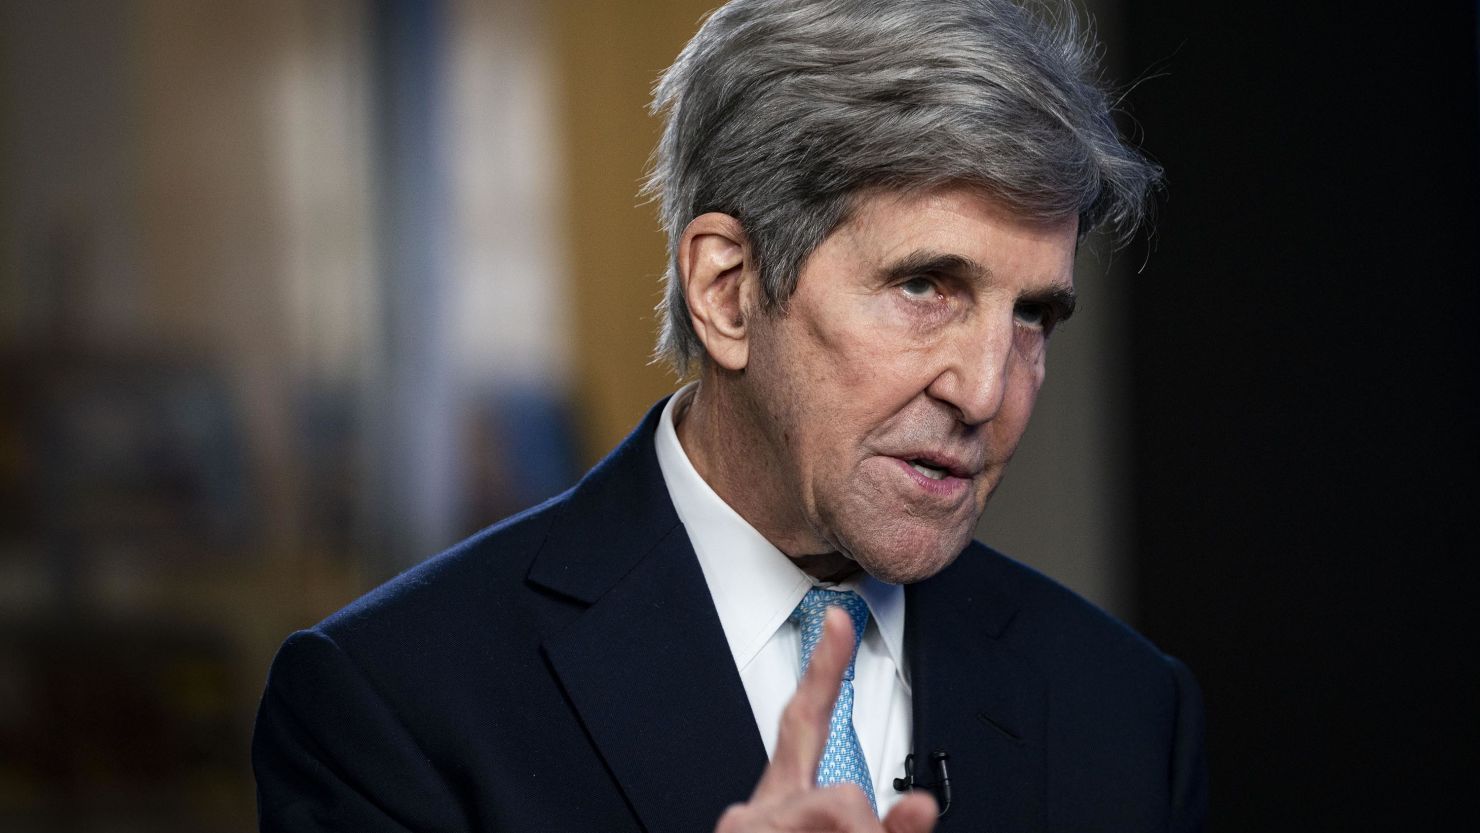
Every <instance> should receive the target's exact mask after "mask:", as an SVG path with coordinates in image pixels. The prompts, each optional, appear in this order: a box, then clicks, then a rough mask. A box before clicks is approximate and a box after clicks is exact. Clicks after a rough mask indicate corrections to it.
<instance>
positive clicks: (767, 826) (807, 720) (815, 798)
mask: <svg viewBox="0 0 1480 833" xmlns="http://www.w3.org/2000/svg"><path fill="white" fill-rule="evenodd" d="M852 653H853V626H852V623H851V622H849V620H848V614H846V613H844V612H842V610H841V609H839V610H829V611H828V612H827V618H826V619H825V620H824V621H823V625H822V639H821V641H820V642H819V643H818V645H817V650H816V651H815V652H813V654H812V663H811V665H809V666H808V667H807V673H806V674H805V675H803V676H802V681H801V683H800V684H799V685H798V686H797V691H796V694H794V695H792V698H791V702H789V703H787V704H786V711H784V712H782V714H781V733H780V735H779V736H778V737H777V739H776V754H775V755H773V756H772V757H771V765H770V766H768V767H766V771H765V773H764V774H763V775H761V780H760V783H759V784H757V785H756V787H755V792H754V793H753V794H751V796H750V801H749V802H748V803H746V804H736V805H734V806H733V807H731V808H730V809H729V810H727V811H726V812H725V814H724V816H722V817H721V818H720V820H719V826H718V827H716V828H715V833H765V831H776V830H784V831H814V832H815V833H824V832H825V831H832V833H880V831H884V833H930V831H931V830H933V829H934V828H935V817H936V806H935V799H934V798H932V797H930V796H929V795H926V794H923V793H913V794H911V795H907V796H905V797H904V798H903V799H901V800H900V801H899V803H898V804H896V805H894V808H893V809H892V810H890V811H889V815H888V816H886V817H885V818H884V821H883V823H882V824H881V823H880V822H879V819H877V818H876V817H875V816H874V811H873V809H872V808H871V807H869V804H868V798H867V797H866V796H864V794H863V790H861V789H859V788H858V787H856V786H854V785H852V784H840V785H838V786H833V787H826V788H818V786H817V763H818V761H820V760H821V759H822V750H823V747H824V746H826V745H827V730H828V724H829V722H830V721H831V720H832V711H833V704H834V703H836V702H837V699H838V688H839V686H841V685H842V683H843V672H844V671H846V670H847V668H848V660H849V658H850V657H851V655H852Z"/></svg>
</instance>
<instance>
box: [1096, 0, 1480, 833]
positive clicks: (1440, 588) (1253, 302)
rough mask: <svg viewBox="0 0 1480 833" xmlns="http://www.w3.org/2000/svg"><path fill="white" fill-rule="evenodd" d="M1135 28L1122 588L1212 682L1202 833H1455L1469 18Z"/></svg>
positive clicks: (1434, 8)
mask: <svg viewBox="0 0 1480 833" xmlns="http://www.w3.org/2000/svg"><path fill="white" fill-rule="evenodd" d="M1127 12H1128V16H1127V18H1126V20H1125V32H1126V33H1127V36H1128V39H1127V48H1128V50H1129V57H1128V62H1129V65H1131V66H1135V67H1148V68H1151V69H1150V70H1148V71H1147V72H1148V75H1150V77H1149V78H1147V79H1146V80H1145V81H1144V83H1142V84H1140V85H1139V86H1138V87H1137V88H1136V89H1135V90H1134V93H1133V94H1132V95H1131V96H1130V106H1131V111H1132V112H1133V114H1134V116H1135V118H1136V120H1137V121H1138V122H1139V123H1140V125H1141V126H1143V127H1144V131H1145V136H1146V147H1147V149H1148V150H1149V151H1150V152H1151V154H1152V155H1153V156H1155V157H1156V158H1157V159H1158V160H1159V161H1160V162H1161V163H1162V164H1163V165H1164V166H1165V167H1166V170H1167V180H1168V192H1167V198H1166V200H1165V202H1164V204H1163V206H1162V208H1163V210H1162V212H1161V215H1162V216H1161V218H1160V220H1159V222H1158V223H1157V234H1156V237H1155V239H1154V241H1152V242H1151V244H1150V245H1151V248H1152V253H1151V256H1150V258H1149V260H1148V261H1147V264H1146V267H1145V271H1144V273H1143V274H1141V275H1139V276H1137V277H1136V278H1135V279H1134V281H1133V287H1134V288H1133V300H1132V302H1131V308H1132V316H1133V325H1132V327H1131V328H1130V330H1131V332H1132V334H1133V344H1132V349H1131V354H1132V357H1133V360H1132V367H1133V371H1134V374H1133V375H1134V396H1133V398H1132V401H1133V402H1134V409H1135V413H1134V420H1133V422H1134V425H1135V434H1134V437H1135V440H1134V442H1135V452H1134V459H1135V482H1136V500H1137V510H1136V515H1135V517H1136V534H1135V538H1136V550H1135V551H1136V553H1137V564H1136V575H1137V578H1136V588H1137V592H1136V596H1137V598H1138V600H1139V623H1140V625H1141V626H1142V628H1143V629H1144V630H1145V632H1146V633H1147V634H1148V635H1149V636H1151V638H1152V639H1154V640H1155V641H1156V642H1157V643H1158V644H1159V645H1161V646H1162V647H1163V648H1164V649H1165V650H1167V651H1169V652H1171V653H1173V654H1176V655H1178V656H1180V657H1181V658H1183V659H1185V660H1186V661H1187V662H1188V663H1189V664H1190V665H1191V666H1192V667H1193V669H1194V670H1195V671H1196V672H1197V674H1198V676H1199V677H1200V679H1201V682H1202V684H1203V687H1204V689H1205V695H1206V699H1207V705H1208V709H1209V715H1210V725H1209V736H1208V744H1209V747H1208V748H1209V754H1210V759H1211V764H1212V777H1213V782H1212V784H1213V808H1214V810H1213V816H1214V825H1213V829H1214V830H1220V831H1234V830H1270V829H1275V830H1434V829H1444V828H1447V827H1449V826H1451V825H1458V826H1462V827H1463V826H1468V825H1470V824H1473V820H1468V821H1465V820H1467V819H1468V818H1469V816H1470V812H1469V808H1470V807H1471V806H1472V800H1471V798H1470V796H1473V791H1474V788H1475V786H1476V776H1475V764H1476V762H1477V761H1476V759H1477V754H1476V751H1477V749H1480V737H1477V728H1480V725H1477V724H1480V691H1477V657H1480V651H1477V647H1480V646H1477V642H1480V640H1477V638H1476V633H1477V629H1476V626H1477V621H1476V608H1477V603H1476V600H1475V597H1474V592H1475V589H1476V587H1477V585H1476V569H1475V566H1474V563H1475V557H1476V552H1477V547H1476V543H1477V541H1476V538H1477V536H1476V532H1475V529H1476V508H1477V505H1476V492H1475V485H1476V478H1475V470H1476V466H1477V463H1480V455H1477V444H1476V440H1475V434H1476V428H1477V426H1480V420H1477V412H1476V405H1475V402H1476V392H1477V391H1476V382H1477V374H1476V357H1477V350H1476V347H1477V336H1476V334H1477V332H1480V327H1477V324H1476V322H1475V315H1476V311H1477V303H1476V301H1477V297H1476V296H1477V290H1476V285H1477V278H1480V248H1477V239H1480V173H1477V170H1480V168H1477V165H1480V137H1477V123H1480V120H1477V115H1476V110H1477V102H1480V92H1477V88H1476V50H1475V44H1476V31H1477V30H1476V17H1475V7H1474V5H1472V4H1461V3H1448V4H1428V3H1400V4H1381V5H1377V4H1373V5H1370V6H1363V5H1360V4H1335V3H1319V4H1298V3H1290V4H1286V3H1267V2H1266V3H1225V4H1195V3H1194V4H1188V3H1182V2H1175V0H1140V2H1136V3H1132V4H1130V5H1129V7H1128V9H1127Z"/></svg>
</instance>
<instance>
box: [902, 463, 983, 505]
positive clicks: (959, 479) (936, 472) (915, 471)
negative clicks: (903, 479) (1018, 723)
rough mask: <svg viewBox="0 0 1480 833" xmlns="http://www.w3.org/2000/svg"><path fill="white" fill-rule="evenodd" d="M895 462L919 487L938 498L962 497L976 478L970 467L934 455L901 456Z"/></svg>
mask: <svg viewBox="0 0 1480 833" xmlns="http://www.w3.org/2000/svg"><path fill="white" fill-rule="evenodd" d="M894 462H895V465H897V466H899V468H900V469H901V470H902V471H904V473H905V474H907V475H908V476H909V479H910V480H911V481H913V482H914V483H915V484H916V485H917V486H919V487H920V488H922V489H924V490H925V492H926V493H928V494H933V495H936V496H938V497H949V498H959V497H961V496H962V495H963V494H964V493H965V492H967V491H968V488H967V487H968V485H969V484H970V483H971V481H972V479H973V476H974V475H973V473H972V472H971V470H970V469H969V468H968V467H966V466H963V465H961V464H960V463H957V462H955V461H952V460H948V459H945V458H943V457H941V456H937V455H934V454H920V455H914V454H910V455H901V456H899V457H895V458H894Z"/></svg>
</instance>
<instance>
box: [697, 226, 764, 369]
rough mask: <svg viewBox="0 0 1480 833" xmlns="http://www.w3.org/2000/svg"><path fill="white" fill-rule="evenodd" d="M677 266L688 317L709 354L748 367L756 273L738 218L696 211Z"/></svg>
mask: <svg viewBox="0 0 1480 833" xmlns="http://www.w3.org/2000/svg"><path fill="white" fill-rule="evenodd" d="M678 266H679V271H680V278H681V279H682V280H683V287H684V299H685V300H686V301H687V302H688V306H689V320H690V321H691V322H692V323H693V325H694V332H695V333H697V334H698V336H699V341H700V342H702V343H703V344H704V349H705V351H706V352H707V353H708V354H709V358H710V360H711V361H713V362H714V363H715V364H716V365H718V366H720V367H722V368H724V369H726V370H735V371H739V370H744V369H745V365H746V363H747V361H748V360H749V339H748V337H749V329H748V327H747V321H746V315H747V313H749V311H750V310H751V309H752V306H751V305H752V304H753V302H754V301H755V298H754V292H755V289H756V278H755V275H754V270H753V268H752V266H751V258H750V244H749V241H748V240H747V238H746V236H745V230H744V228H743V227H742V226H741V225H740V221H739V220H736V219H735V218H734V217H731V216H730V215H728V214H719V213H714V212H711V213H709V214H701V215H699V216H698V217H695V218H694V219H693V221H692V222H690V223H689V225H688V228H686V229H684V233H683V237H681V238H680V239H679V247H678Z"/></svg>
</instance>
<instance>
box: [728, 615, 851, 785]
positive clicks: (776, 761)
mask: <svg viewBox="0 0 1480 833" xmlns="http://www.w3.org/2000/svg"><path fill="white" fill-rule="evenodd" d="M852 656H853V622H852V620H851V619H849V618H848V614H847V613H845V612H843V611H842V610H841V609H833V610H829V611H828V612H827V615H826V616H825V617H824V618H823V620H822V636H821V638H820V639H819V640H818V643H817V648H816V649H815V650H814V651H813V652H812V662H811V664H809V665H808V666H807V673H806V674H803V675H802V681H801V682H800V683H798V684H797V690H796V693H795V694H793V695H792V696H791V700H790V701H789V702H788V703H787V704H786V709H785V710H784V711H782V713H781V728H780V731H779V733H778V734H777V736H776V750H775V752H774V753H773V754H772V755H771V765H770V766H768V767H766V771H765V773H764V774H762V775H761V780H760V783H759V784H757V785H756V787H755V794H754V796H753V797H752V800H754V799H762V798H774V797H778V796H783V795H786V794H789V793H793V792H799V791H802V790H810V789H812V788H813V787H815V786H816V784H817V762H818V761H819V760H821V759H822V749H823V747H824V746H826V745H827V730H828V724H829V723H830V722H831V720H832V712H833V704H834V703H836V702H837V700H838V688H839V687H840V686H841V685H842V683H843V672H844V671H846V670H847V668H848V660H849V659H851V658H852Z"/></svg>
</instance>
